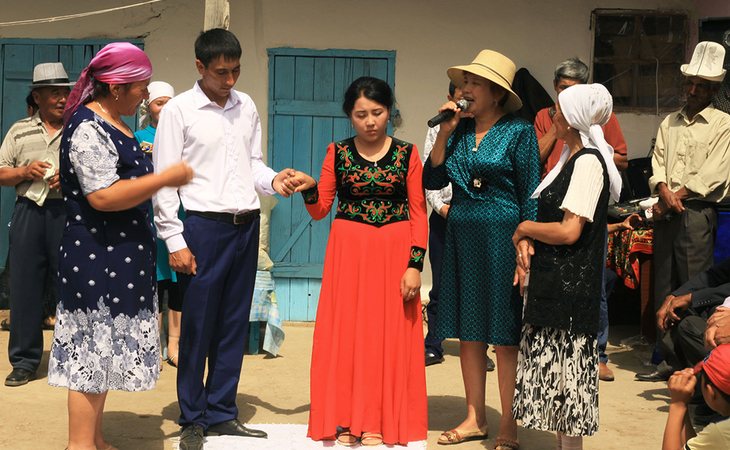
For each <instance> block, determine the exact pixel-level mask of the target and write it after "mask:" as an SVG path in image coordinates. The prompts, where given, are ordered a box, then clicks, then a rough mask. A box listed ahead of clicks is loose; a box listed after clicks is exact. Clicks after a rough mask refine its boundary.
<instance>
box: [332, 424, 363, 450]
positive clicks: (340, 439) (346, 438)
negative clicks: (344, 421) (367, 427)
mask: <svg viewBox="0 0 730 450" xmlns="http://www.w3.org/2000/svg"><path fill="white" fill-rule="evenodd" d="M336 439H337V443H338V444H340V445H344V446H345V447H354V446H356V445H357V444H358V442H360V439H359V438H358V437H357V436H355V435H354V434H352V433H350V429H349V428H344V429H342V431H339V432H338V433H337V437H336Z"/></svg>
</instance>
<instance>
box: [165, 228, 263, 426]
mask: <svg viewBox="0 0 730 450" xmlns="http://www.w3.org/2000/svg"><path fill="white" fill-rule="evenodd" d="M183 236H184V237H185V241H186V242H187V245H188V248H189V249H190V251H191V252H192V253H193V255H194V256H195V262H196V263H197V275H195V276H190V275H184V274H179V278H178V282H179V283H180V287H181V289H182V290H183V292H184V300H183V306H182V309H183V314H182V328H181V335H180V356H179V361H178V372H177V397H178V401H179V404H180V412H181V414H180V425H182V426H186V425H190V424H199V425H201V426H203V428H207V427H208V426H210V425H215V424H218V423H221V422H225V421H228V420H232V419H235V418H237V417H238V407H237V406H236V394H237V388H238V380H239V378H240V375H241V365H242V364H243V351H244V348H245V338H246V332H247V331H248V319H249V313H250V310H251V299H252V296H253V287H254V282H255V280H256V259H257V257H258V242H259V219H258V218H256V219H255V220H253V221H252V222H249V223H247V224H244V225H233V224H228V223H222V222H217V221H215V220H212V219H207V218H203V217H199V216H194V215H190V216H188V217H187V219H185V228H184V232H183ZM206 358H207V362H208V377H207V378H206V380H205V384H204V383H203V375H204V373H205V367H206Z"/></svg>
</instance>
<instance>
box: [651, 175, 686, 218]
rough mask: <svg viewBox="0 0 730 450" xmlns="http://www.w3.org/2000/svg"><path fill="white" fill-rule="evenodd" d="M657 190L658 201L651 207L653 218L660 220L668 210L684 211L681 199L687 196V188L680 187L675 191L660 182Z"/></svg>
mask: <svg viewBox="0 0 730 450" xmlns="http://www.w3.org/2000/svg"><path fill="white" fill-rule="evenodd" d="M657 191H658V193H659V201H658V202H656V203H655V204H654V206H652V208H651V212H652V215H653V217H654V220H661V219H662V218H663V217H664V216H666V215H667V214H668V213H670V212H675V213H677V214H681V213H683V212H684V203H683V200H684V199H686V198H687V194H688V191H687V189H685V188H680V189H679V190H677V191H676V192H673V191H672V190H670V189H669V188H668V187H667V185H666V184H665V183H660V184H659V187H658V188H657Z"/></svg>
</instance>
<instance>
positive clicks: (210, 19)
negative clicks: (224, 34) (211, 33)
mask: <svg viewBox="0 0 730 450" xmlns="http://www.w3.org/2000/svg"><path fill="white" fill-rule="evenodd" d="M230 24H231V12H230V8H229V4H228V0H205V22H204V23H203V31H206V30H210V29H211V28H225V29H226V30H227V29H228V26H229V25H230Z"/></svg>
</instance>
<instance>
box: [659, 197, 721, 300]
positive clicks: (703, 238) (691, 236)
mask: <svg viewBox="0 0 730 450" xmlns="http://www.w3.org/2000/svg"><path fill="white" fill-rule="evenodd" d="M685 208H686V209H685V211H684V212H683V213H682V214H675V215H674V216H673V217H672V218H671V219H670V220H659V221H656V222H655V223H654V257H653V262H652V263H653V266H654V306H655V311H656V310H658V309H659V307H660V306H661V305H662V303H664V299H665V298H666V297H667V295H669V293H670V292H672V291H673V290H675V289H677V288H678V287H680V286H681V285H683V284H684V283H686V282H687V280H689V279H690V278H691V277H693V276H695V275H696V274H698V273H700V272H703V271H705V270H707V269H709V268H710V267H711V266H712V264H713V261H714V258H713V251H714V248H715V234H716V232H717V211H716V210H715V207H714V206H711V205H707V204H704V203H699V202H686V203H685Z"/></svg>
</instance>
